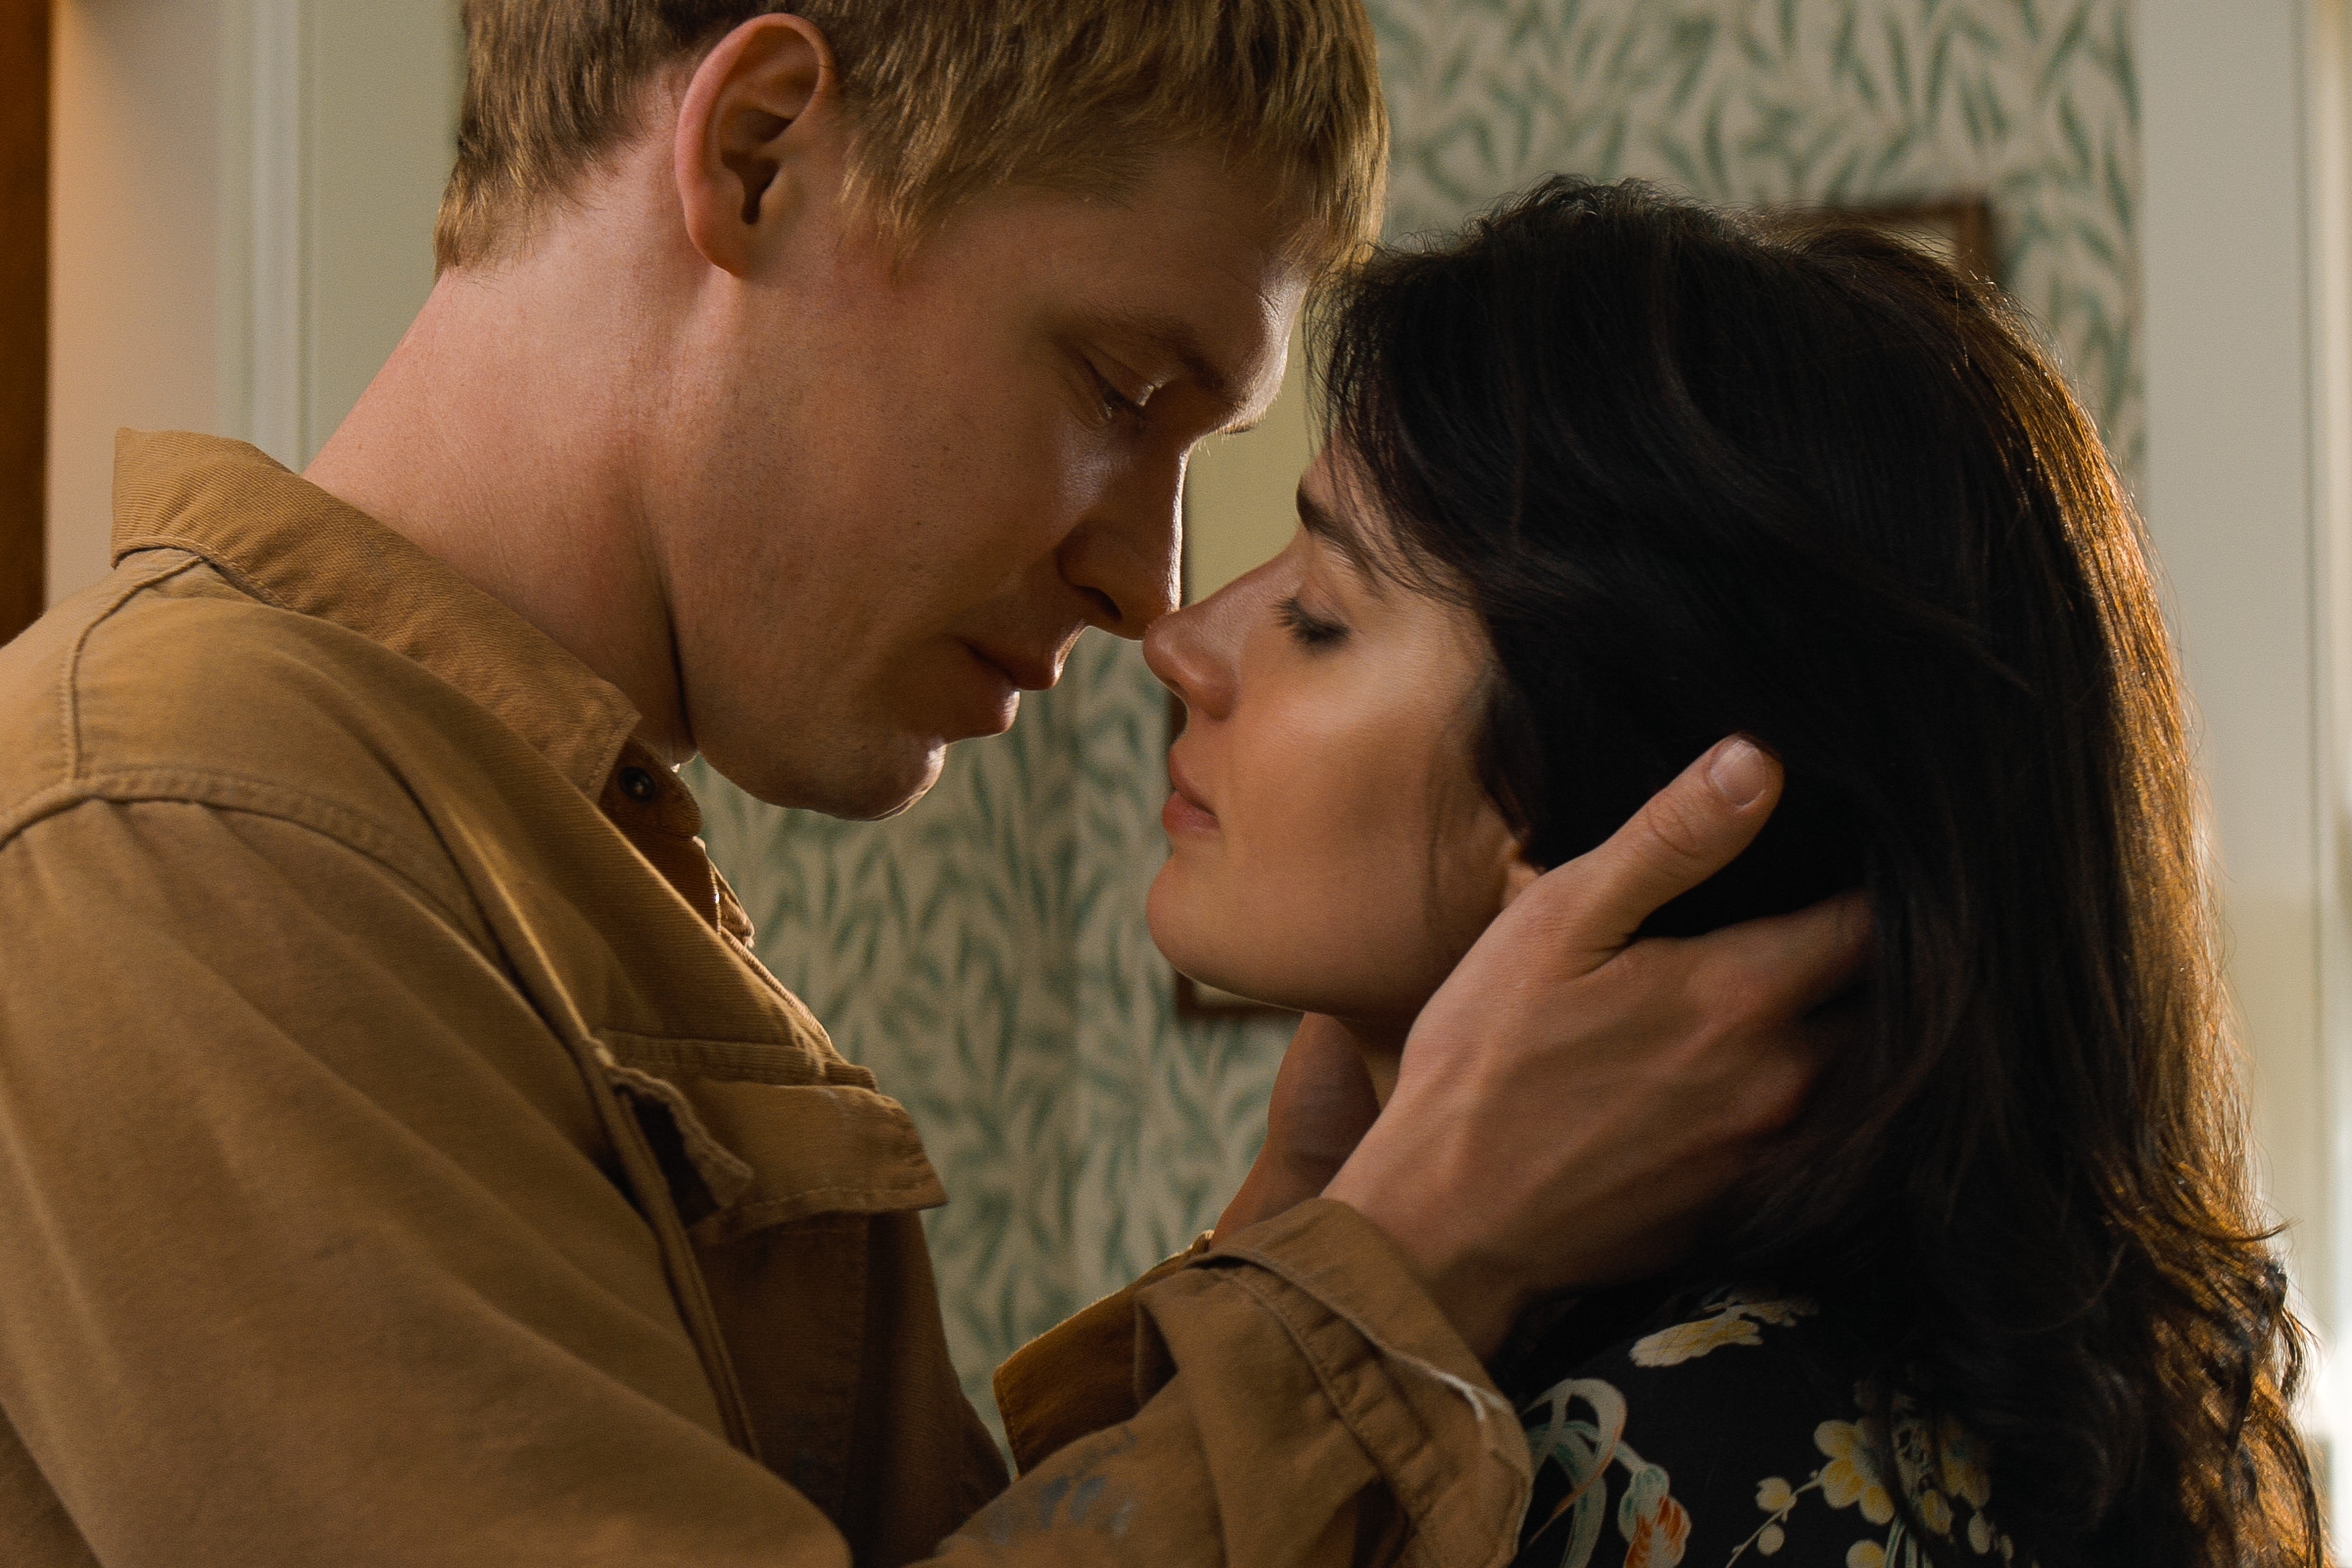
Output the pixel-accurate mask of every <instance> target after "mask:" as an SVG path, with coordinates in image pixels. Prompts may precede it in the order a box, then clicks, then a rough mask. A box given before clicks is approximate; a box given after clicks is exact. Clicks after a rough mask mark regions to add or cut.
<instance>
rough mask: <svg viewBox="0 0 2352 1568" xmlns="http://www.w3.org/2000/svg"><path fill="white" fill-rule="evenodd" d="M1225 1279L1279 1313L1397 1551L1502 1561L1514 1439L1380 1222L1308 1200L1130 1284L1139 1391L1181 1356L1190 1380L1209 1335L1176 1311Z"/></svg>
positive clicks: (1521, 1469)
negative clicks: (1358, 1460) (1376, 1498)
mask: <svg viewBox="0 0 2352 1568" xmlns="http://www.w3.org/2000/svg"><path fill="white" fill-rule="evenodd" d="M1234 1287H1237V1288H1239V1289H1241V1290H1243V1291H1244V1292H1245V1293H1246V1294H1247V1295H1248V1296H1249V1297H1250V1298H1251V1299H1252V1300H1253V1301H1254V1302H1255V1306H1256V1307H1257V1309H1258V1310H1260V1311H1261V1312H1263V1313H1265V1315H1266V1316H1268V1317H1271V1318H1272V1319H1274V1320H1275V1321H1276V1322H1277V1323H1279V1325H1280V1326H1281V1330H1282V1331H1283V1333H1284V1334H1285V1335H1286V1338H1287V1340H1288V1342H1289V1344H1290V1345H1291V1346H1292V1347H1293V1348H1295V1350H1296V1351H1297V1353H1298V1354H1299V1355H1301V1356H1302V1357H1304V1358H1305V1359H1306V1361H1307V1363H1308V1364H1309V1365H1310V1366H1311V1367H1312V1368H1313V1370H1314V1373H1315V1376H1316V1378H1317V1379H1318V1382H1319V1383H1320V1384H1321V1386H1322V1389H1323V1391H1324V1394H1325V1396H1326V1398H1327V1399H1328V1402H1329V1405H1330V1407H1331V1409H1332V1411H1333V1412H1334V1413H1335V1414H1336V1415H1337V1416H1338V1418H1339V1423H1340V1424H1341V1425H1342V1426H1344V1427H1345V1428H1346V1430H1347V1432H1348V1433H1349V1436H1352V1437H1353V1438H1354V1439H1355V1441H1356V1443H1357V1444H1358V1445H1359V1446H1360V1447H1361V1448H1362V1449H1363V1451H1364V1453H1365V1455H1366V1456H1367V1457H1368V1458H1370V1461H1371V1463H1372V1466H1373V1468H1375V1469H1376V1470H1377V1471H1378V1472H1379V1473H1380V1476H1381V1479H1382V1481H1383V1482H1384V1483H1385V1484H1386V1485H1387V1487H1388V1489H1390V1491H1391V1494H1392V1496H1393V1497H1394V1499H1395V1500H1396V1502H1397V1503H1398V1505H1399V1506H1400V1507H1401V1508H1402V1510H1403V1511H1404V1513H1405V1514H1406V1516H1407V1519H1408V1521H1409V1522H1410V1526H1411V1529H1410V1533H1409V1536H1408V1542H1407V1545H1406V1548H1405V1552H1404V1561H1406V1562H1408V1563H1411V1562H1416V1561H1418V1562H1427V1563H1448V1564H1468V1563H1496V1564H1500V1563H1507V1562H1508V1561H1509V1559H1510V1556H1511V1554H1512V1552H1513V1551H1514V1549H1515V1548H1516V1546H1517V1535H1518V1523H1519V1520H1520V1517H1521V1515H1522V1514H1524V1513H1525V1511H1526V1510H1527V1503H1528V1491H1529V1486H1530V1478H1531V1475H1532V1472H1533V1465H1532V1464H1531V1462H1530V1460H1529V1458H1528V1445H1527V1438H1526V1436H1525V1434H1524V1433H1523V1432H1522V1431H1521V1429H1520V1426H1519V1421H1518V1416H1517V1413H1516V1412H1515V1411H1514V1410H1513V1409H1512V1408H1511V1405H1510V1403H1509V1402H1508V1401H1507V1400H1506V1399H1505V1398H1504V1397H1503V1395H1502V1394H1501V1393H1500V1392H1499V1391H1498V1390H1497V1389H1496V1386H1495V1384H1494V1381H1493V1379H1491V1378H1490V1377H1489V1376H1488V1375H1487V1373H1486V1368H1485V1367H1484V1366H1483V1365H1481V1364H1480V1363H1479V1361H1478V1358H1477V1357H1476V1356H1475V1355H1474V1354H1473V1353H1472V1352H1471V1351H1470V1347H1469V1346H1468V1345H1467V1344H1465V1342H1463V1339H1462V1336H1461V1335H1460V1334H1459V1333H1457V1332H1455V1331H1454V1326H1453V1324H1452V1323H1451V1322H1450V1321H1447V1319H1446V1318H1445V1316H1444V1314H1443V1313H1441V1312H1440V1311H1439V1310H1437V1307H1436V1304H1435V1303H1434V1302H1433V1301H1431V1300H1430V1299H1429V1297H1428V1295H1427V1294H1426V1293H1425V1292H1424V1291H1423V1289H1422V1288H1421V1285H1420V1283H1419V1282H1418V1281H1417V1280H1416V1279H1414V1278H1413V1276H1412V1272H1411V1270H1410V1269H1409V1268H1408V1267H1407V1266H1406V1264H1405V1261H1404V1258H1403V1255H1402V1254H1401V1253H1400V1252H1399V1251H1398V1250H1397V1248H1396V1246H1395V1244H1394V1243H1392V1242H1391V1241H1390V1240H1389V1238H1388V1237H1387V1235H1386V1233H1384V1232H1383V1231H1381V1229H1380V1228H1379V1227H1378V1226H1375V1225H1373V1224H1372V1223H1371V1222H1370V1220H1367V1219H1365V1218H1364V1217H1363V1216H1362V1215H1360V1214H1358V1213H1357V1212H1356V1211H1355V1210H1354V1209H1352V1208H1349V1206H1348V1205H1345V1204H1342V1203H1339V1202H1336V1201H1333V1200H1330V1199H1325V1198H1318V1199H1316V1200H1314V1201H1312V1202H1309V1203H1305V1204H1301V1205H1298V1206H1297V1207H1296V1208H1293V1209H1290V1210H1288V1211H1286V1212H1285V1213H1283V1214H1280V1215H1276V1216H1275V1217H1274V1218H1272V1219H1269V1220H1266V1221H1265V1222H1263V1223H1261V1224H1258V1225H1255V1226H1251V1227H1249V1228H1248V1229H1247V1230H1244V1231H1242V1232H1240V1233H1239V1234H1238V1235H1235V1236H1233V1237H1228V1238H1227V1239H1226V1240H1225V1241H1223V1243H1221V1244H1219V1245H1217V1246H1215V1247H1203V1248H1196V1249H1195V1251H1194V1253H1193V1254H1192V1255H1191V1256H1190V1258H1189V1260H1188V1261H1186V1262H1185V1263H1184V1265H1183V1266H1182V1267H1181V1268H1177V1269H1174V1270H1172V1271H1171V1272H1170V1273H1168V1274H1165V1275H1161V1276H1160V1277H1159V1278H1157V1279H1154V1278H1152V1277H1150V1276H1147V1277H1146V1279H1144V1280H1139V1281H1138V1282H1137V1284H1136V1286H1135V1287H1133V1289H1134V1290H1135V1293H1136V1298H1137V1302H1138V1305H1139V1308H1140V1310H1141V1311H1142V1314H1143V1316H1144V1319H1145V1320H1146V1322H1147V1323H1148V1325H1149V1327H1150V1332H1147V1333H1146V1334H1144V1335H1143V1336H1142V1338H1141V1340H1140V1341H1139V1343H1138V1346H1137V1358H1138V1359H1137V1393H1138V1394H1139V1396H1140V1397H1143V1398H1148V1397H1150V1394H1152V1393H1154V1392H1156V1390H1157V1388H1158V1387H1159V1386H1160V1385H1161V1384H1164V1383H1165V1382H1166V1381H1167V1380H1168V1378H1169V1377H1170V1376H1171V1375H1172V1374H1173V1372H1174V1369H1175V1367H1176V1365H1177V1363H1180V1362H1181V1363H1182V1365H1183V1367H1184V1369H1185V1372H1186V1377H1187V1381H1188V1382H1191V1381H1192V1379H1193V1377H1194V1376H1195V1375H1196V1373H1198V1372H1200V1371H1202V1370H1205V1369H1204V1368H1203V1364H1202V1357H1203V1352H1210V1351H1212V1348H1213V1347H1211V1346H1210V1345H1208V1344H1204V1343H1200V1342H1197V1341H1198V1340H1199V1339H1200V1337H1201V1336H1199V1335H1197V1334H1194V1333H1192V1332H1190V1331H1189V1330H1190V1329H1191V1328H1192V1326H1193V1325H1192V1323H1190V1322H1188V1319H1189V1320H1195V1321H1205V1320H1204V1317H1203V1314H1202V1312H1201V1311H1200V1310H1199V1309H1200V1308H1202V1307H1204V1306H1205V1305H1206V1302H1205V1300H1203V1293H1204V1292H1217V1291H1220V1288H1234ZM1235 1392H1236V1393H1237V1394H1245V1385H1236V1388H1235ZM1199 1393H1200V1391H1198V1390H1196V1391H1195V1397H1196V1398H1198V1397H1199ZM1269 1458H1271V1456H1269Z"/></svg>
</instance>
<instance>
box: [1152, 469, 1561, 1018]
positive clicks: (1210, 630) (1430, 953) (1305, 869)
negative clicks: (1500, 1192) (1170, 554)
mask: <svg viewBox="0 0 2352 1568" xmlns="http://www.w3.org/2000/svg"><path fill="white" fill-rule="evenodd" d="M1358 489H1359V487H1339V488H1335V486H1334V483H1333V472H1332V468H1331V461H1330V458H1329V455H1328V453H1327V454H1326V455H1325V456H1324V457H1322V458H1318V459H1317V461H1316V463H1315V466H1314V467H1313V468H1309V469H1308V470H1307V477H1306V479H1305V480H1304V482H1302V484H1301V485H1300V487H1299V509H1300V517H1301V521H1302V522H1303V523H1304V526H1303V527H1302V528H1301V529H1300V531H1299V532H1298V533H1297V535H1296V536H1294V537H1293V538H1292V540H1291V542H1290V545H1289V547H1288V548H1287V549H1286V550H1285V551H1284V552H1282V553H1281V554H1280V555H1277V556H1276V557H1275V558H1274V559H1273V560H1272V561H1269V562H1267V563H1265V565H1263V566H1261V567H1259V568H1258V569H1257V570H1256V571H1255V572H1252V573H1251V574H1248V575H1247V576H1245V577H1243V578H1241V579H1240V580H1238V581H1237V582H1235V583H1234V584H1231V585H1230V586H1228V587H1226V588H1225V589H1224V590H1223V591H1222V592H1221V593H1219V594H1217V595H1215V596H1214V597H1213V598H1210V599H1209V600H1207V601H1205V602H1204V603H1202V604H1200V605H1194V606H1192V608H1190V609H1187V610H1183V611H1180V612H1179V613H1177V614H1175V615H1172V616H1165V617H1163V618H1162V619H1161V620H1160V622H1159V623H1158V624H1156V625H1155V626H1153V627H1152V628H1151V631H1150V635H1149V636H1148V637H1145V639H1144V657H1145V658H1146V659H1147V660H1149V661H1150V666H1151V668H1152V672H1153V673H1154V674H1156V675H1158V676H1159V677H1160V679H1161V680H1163V681H1165V682H1167V684H1168V685H1169V687H1170V688H1171V689H1173V690H1174V691H1175V692H1176V694H1177V695H1178V696H1179V697H1181V699H1183V701H1184V705H1185V707H1186V709H1187V710H1189V713H1190V718H1189V719H1188V721H1187V722H1186V724H1185V729H1184V733H1183V736H1182V737H1181V739H1180V740H1179V741H1178V742H1176V744H1175V746H1174V747H1173V748H1172V750H1171V752H1170V754H1169V759H1168V767H1169V773H1170V776H1171V783H1172V784H1173V785H1174V789H1175V793H1174V794H1173V795H1171V796H1170V798H1169V802H1168V806H1167V809H1166V810H1165V812H1163V813H1162V815H1161V821H1162V822H1163V824H1164V825H1165V826H1166V827H1167V829H1168V837H1169V843H1170V853H1169V857H1168V863H1167V865H1166V866H1164V867H1163V868H1161V869H1160V876H1159V879H1158V880H1157V881H1155V882H1154V883H1153V884H1152V888H1151V899H1150V922H1151V935H1152V939H1153V940H1154V941H1155V942H1158V943H1159V945H1160V951H1161V952H1164V953H1166V954H1167V955H1168V958H1169V960H1170V962H1171V963H1174V964H1175V965H1176V967H1177V968H1178V969H1180V970H1181V971H1183V972H1184V973H1187V974H1190V975H1192V977H1193V978H1194V979H1196V980H1200V981H1202V982H1203V983H1204V984H1211V985H1215V986H1218V987H1221V988H1223V989H1224V990H1228V991H1235V992H1239V993H1241V994H1244V995H1248V996H1255V997H1258V998H1260V999H1262V1000H1265V1001H1268V1002H1274V1003H1278V1004H1280V1005H1285V1006H1289V1007H1296V1008H1299V1009H1301V1010H1302V1011H1307V1012H1318V1013H1330V1014H1334V1015H1337V1016H1340V1017H1343V1018H1348V1019H1351V1020H1357V1021H1361V1022H1366V1023H1383V1022H1396V1023H1409V1022H1410V1020H1411V1019H1412V1016H1413V1015H1414V1014H1416V1013H1418V1012H1419V1011H1420V1009H1421V1006H1422V1004H1423V1003H1424V1002H1426V1001H1427V1000H1428V998H1429V995H1430V993H1431V992H1433V991H1434V990H1435V989H1436V988H1437V985H1438V984H1439V983H1440V982H1441V981H1443V980H1444V978H1445V976H1446V974H1447V973H1448V972H1449V971H1451V970H1452V969H1453V967H1454V963H1456V962H1457V961H1458V960H1459V959H1460V958H1461V956H1462V954H1463V953H1464V952H1466V951H1468V949H1469V946H1470V944H1471V943H1472V942H1474V941H1475V940H1476V938H1477V935H1478V933H1479V932H1480V931H1483V930H1484V929H1485V928H1486V923H1487V922H1488V921H1491V920H1493V919H1494V917H1495V916H1496V913H1498V912H1499V911H1500V910H1501V909H1502V907H1503V905H1504V903H1505V902H1506V901H1507V897H1508V889H1510V888H1511V887H1512V886H1513V884H1514V883H1515V881H1516V880H1517V879H1518V878H1520V877H1524V875H1525V872H1524V871H1523V870H1518V871H1517V875H1516V876H1515V869H1516V868H1517V867H1518V856H1517V845H1516V843H1515V842H1514V841H1513V838H1512V837H1511V833H1510V830H1509V828H1508V827H1507V826H1506V825H1505V823H1504V821H1503V817H1502V815H1501V813H1500V812H1498V811H1497V810H1496V808H1495V806H1494V805H1493V803H1492V802H1491V801H1490V800H1488V798H1487V797H1486V792H1485V791H1484V790H1483V789H1482V788H1481V787H1480V786H1479V784H1478V783H1477V780H1476V777H1475V773H1474V772H1473V767H1474V763H1473V761H1472V755H1471V750H1472V745H1473V742H1474V740H1475V736H1476V733H1477V728H1478V723H1479V715H1480V710H1481V704H1480V694H1481V692H1482V690H1483V685H1484V681H1485V679H1486V668H1487V664H1488V661H1489V658H1490V657H1491V656H1490V652H1489V648H1488V646H1487V642H1486V634H1485V632H1484V631H1483V630H1482V629H1481V627H1480V626H1479V625H1478V621H1477V618H1476V616H1474V615H1473V614H1472V613H1471V612H1470V611H1468V610H1466V609H1465V608H1462V607H1460V606H1458V605H1451V604H1447V603H1444V602H1443V601H1441V600H1438V599H1435V598H1433V597H1430V596H1428V595H1423V594H1419V593H1415V592H1412V591H1411V590H1410V589H1407V588H1404V587H1402V586H1400V585H1398V584H1394V583H1391V582H1388V581H1385V580H1384V579H1381V578H1380V577H1377V576H1375V575H1374V574H1370V572H1368V571H1367V570H1366V569H1365V568H1364V567H1363V566H1362V565H1361V564H1360V563H1359V562H1358V561H1357V560H1356V559H1354V558H1353V557H1352V556H1351V554H1350V552H1349V549H1348V548H1347V547H1346V546H1345V545H1344V544H1343V543H1342V542H1340V541H1341V539H1343V538H1346V537H1353V538H1356V539H1366V538H1369V539H1371V540H1376V541H1377V540H1381V539H1384V538H1386V537H1387V535H1386V533H1385V531H1384V527H1383V524H1382V522H1381V519H1379V518H1378V517H1374V516H1366V515H1363V514H1362V513H1361V512H1360V511H1359V510H1347V509H1349V508H1351V507H1354V506H1357V505H1360V504H1369V503H1359V502H1357V501H1356V500H1355V495H1356V492H1357V490H1358ZM1327 520H1330V521H1336V522H1337V523H1338V524H1339V530H1338V531H1337V533H1336V534H1335V531H1334V530H1333V529H1332V528H1331V527H1329V526H1328V523H1327Z"/></svg>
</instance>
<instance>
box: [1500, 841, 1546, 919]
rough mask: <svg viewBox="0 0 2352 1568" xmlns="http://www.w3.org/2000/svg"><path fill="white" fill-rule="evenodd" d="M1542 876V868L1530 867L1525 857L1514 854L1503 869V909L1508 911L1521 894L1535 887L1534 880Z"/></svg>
mask: <svg viewBox="0 0 2352 1568" xmlns="http://www.w3.org/2000/svg"><path fill="white" fill-rule="evenodd" d="M1542 875H1543V868H1542V867H1540V866H1530V865H1528V861H1527V858H1526V857H1525V856H1522V855H1519V854H1517V853H1514V854H1513V855H1512V857H1511V863H1510V864H1509V865H1508V866H1506V867H1504V868H1503V907H1504V908H1505V909H1509V908H1510V907H1511V905H1512V904H1513V903H1514V902H1515V901H1517V899H1518V896H1519V895H1520V894H1521V893H1524V892H1526V891H1527V890H1528V889H1529V888H1532V887H1534V886H1535V885H1536V879H1537V878H1538V877H1540V876H1542Z"/></svg>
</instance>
